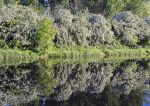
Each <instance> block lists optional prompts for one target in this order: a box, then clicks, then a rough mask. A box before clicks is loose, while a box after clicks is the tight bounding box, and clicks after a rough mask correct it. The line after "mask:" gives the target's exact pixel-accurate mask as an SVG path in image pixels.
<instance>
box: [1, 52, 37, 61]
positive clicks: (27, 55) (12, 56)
mask: <svg viewBox="0 0 150 106" xmlns="http://www.w3.org/2000/svg"><path fill="white" fill-rule="evenodd" d="M38 58H39V56H38V54H37V53H33V52H31V51H28V50H13V49H8V50H3V49H0V60H5V61H8V60H9V61H11V60H13V61H23V60H29V61H30V60H36V59H38Z"/></svg>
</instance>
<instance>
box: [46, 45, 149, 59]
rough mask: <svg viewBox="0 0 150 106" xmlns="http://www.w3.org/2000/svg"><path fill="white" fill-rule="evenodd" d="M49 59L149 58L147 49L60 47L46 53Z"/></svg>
mask: <svg viewBox="0 0 150 106" xmlns="http://www.w3.org/2000/svg"><path fill="white" fill-rule="evenodd" d="M46 53H47V54H48V55H49V57H50V58H75V59H77V58H91V57H92V58H106V57H113V58H120V57H126V58H127V57H129V58H130V57H141V58H143V57H150V49H149V48H141V49H129V48H124V49H123V48H122V49H115V48H114V49H107V48H106V49H105V48H97V47H87V48H85V47H62V48H51V49H48V50H47V51H46Z"/></svg>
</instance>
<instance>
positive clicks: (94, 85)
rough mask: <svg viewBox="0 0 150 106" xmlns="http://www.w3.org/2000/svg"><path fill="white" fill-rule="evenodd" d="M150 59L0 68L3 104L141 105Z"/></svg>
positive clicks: (147, 85)
mask: <svg viewBox="0 0 150 106" xmlns="http://www.w3.org/2000/svg"><path fill="white" fill-rule="evenodd" d="M148 89H150V60H125V61H119V62H89V63H78V64H76V63H57V62H52V61H47V62H35V63H29V64H20V65H18V66H11V65H10V66H1V67H0V105H4V104H6V103H7V104H12V105H14V106H49V105H51V106H142V101H146V99H144V98H145V97H146V98H147V96H146V95H145V93H143V91H145V90H148Z"/></svg>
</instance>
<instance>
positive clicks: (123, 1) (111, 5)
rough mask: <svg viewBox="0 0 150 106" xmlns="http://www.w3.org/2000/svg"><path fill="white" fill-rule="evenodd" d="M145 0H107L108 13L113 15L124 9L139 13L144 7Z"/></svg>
mask: <svg viewBox="0 0 150 106" xmlns="http://www.w3.org/2000/svg"><path fill="white" fill-rule="evenodd" d="M144 2H145V1H144V0H107V3H106V15H107V16H113V15H115V14H116V13H118V12H122V11H133V12H135V13H137V12H138V11H139V10H140V9H141V8H142V7H143V4H144Z"/></svg>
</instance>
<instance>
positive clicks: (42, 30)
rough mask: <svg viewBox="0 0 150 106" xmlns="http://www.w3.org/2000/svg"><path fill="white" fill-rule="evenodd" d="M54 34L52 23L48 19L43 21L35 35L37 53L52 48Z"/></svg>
mask: <svg viewBox="0 0 150 106" xmlns="http://www.w3.org/2000/svg"><path fill="white" fill-rule="evenodd" d="M55 33H56V31H55V29H54V27H53V21H52V20H50V19H49V18H45V19H43V20H42V22H41V24H40V26H39V29H38V30H37V33H36V40H37V43H38V51H45V50H47V49H50V48H51V47H53V46H54V43H53V39H54V36H55Z"/></svg>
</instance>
